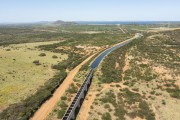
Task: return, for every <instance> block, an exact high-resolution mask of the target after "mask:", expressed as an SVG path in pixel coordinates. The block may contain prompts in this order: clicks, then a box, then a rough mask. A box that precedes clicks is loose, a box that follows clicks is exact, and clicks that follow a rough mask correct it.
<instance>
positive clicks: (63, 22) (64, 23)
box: [51, 20, 78, 25]
mask: <svg viewBox="0 0 180 120" xmlns="http://www.w3.org/2000/svg"><path fill="white" fill-rule="evenodd" d="M51 24H54V25H69V24H78V23H76V22H66V21H62V20H57V21H55V22H52V23H51Z"/></svg>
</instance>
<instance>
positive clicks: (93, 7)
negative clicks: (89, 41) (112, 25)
mask: <svg viewBox="0 0 180 120" xmlns="http://www.w3.org/2000/svg"><path fill="white" fill-rule="evenodd" d="M55 20H65V21H180V0H0V23H10V22H36V21H55Z"/></svg>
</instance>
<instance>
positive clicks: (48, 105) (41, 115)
mask: <svg viewBox="0 0 180 120" xmlns="http://www.w3.org/2000/svg"><path fill="white" fill-rule="evenodd" d="M94 55H95V54H93V55H91V56H90V57H88V58H87V59H86V60H84V61H83V62H82V63H81V64H79V65H78V66H77V67H76V68H74V69H73V70H72V71H71V72H69V74H68V76H67V77H66V79H65V80H64V82H63V83H62V84H61V85H60V86H59V88H57V90H56V91H55V92H54V94H53V96H52V97H51V98H50V99H49V100H47V101H46V102H45V103H44V104H42V106H41V107H40V108H39V109H38V110H37V112H36V113H35V114H34V116H33V117H32V118H31V120H44V119H45V118H46V117H47V115H48V114H49V113H50V112H51V111H52V109H53V108H54V106H55V105H56V103H57V102H58V101H59V99H60V98H61V96H62V95H63V94H64V92H65V90H66V89H68V87H69V85H70V84H71V83H72V82H73V78H74V76H75V75H76V73H77V72H78V71H79V69H80V68H81V67H82V65H84V64H85V63H86V62H87V61H89V60H90V59H91V58H92V57H93V56H94Z"/></svg>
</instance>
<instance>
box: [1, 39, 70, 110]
mask: <svg viewBox="0 0 180 120" xmlns="http://www.w3.org/2000/svg"><path fill="white" fill-rule="evenodd" d="M52 43H57V41H52V42H38V43H24V44H18V45H9V46H7V47H1V48H0V63H1V64H0V108H1V110H2V109H4V108H6V107H7V106H8V105H10V104H13V103H18V102H20V101H21V100H23V99H25V98H26V97H27V96H30V95H31V94H34V93H35V92H36V90H37V88H39V86H41V85H43V84H44V83H45V81H47V80H49V79H50V78H52V77H53V75H54V74H55V72H56V70H53V69H51V66H52V65H55V64H57V63H59V62H61V61H62V60H66V59H67V57H68V56H67V55H66V54H61V53H53V52H49V51H42V50H40V49H37V48H36V46H39V45H47V44H52ZM41 53H45V54H46V56H39V55H40V54H41ZM53 55H56V56H57V58H56V59H54V58H52V56H53ZM34 60H39V62H40V64H41V65H35V64H34V63H33V61H34Z"/></svg>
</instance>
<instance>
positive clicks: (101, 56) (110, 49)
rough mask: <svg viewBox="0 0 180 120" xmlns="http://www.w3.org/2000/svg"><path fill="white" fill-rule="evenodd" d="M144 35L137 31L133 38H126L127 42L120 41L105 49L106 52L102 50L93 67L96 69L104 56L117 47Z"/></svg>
mask: <svg viewBox="0 0 180 120" xmlns="http://www.w3.org/2000/svg"><path fill="white" fill-rule="evenodd" d="M141 36H142V35H141V34H139V33H137V34H136V35H135V36H134V37H133V38H131V39H129V40H126V41H125V42H122V43H119V44H117V45H114V46H113V47H111V48H109V49H107V50H105V51H104V52H102V53H101V54H100V55H99V56H98V57H97V58H96V59H95V60H94V62H93V63H92V64H91V66H90V67H91V69H95V68H97V67H98V65H99V64H100V62H101V61H102V60H103V58H104V57H105V56H106V55H108V54H109V53H110V52H112V51H114V50H116V49H117V48H120V47H122V46H124V45H126V44H128V43H129V42H131V41H132V40H134V39H138V38H140V37H141Z"/></svg>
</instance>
